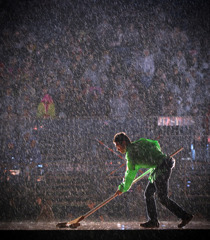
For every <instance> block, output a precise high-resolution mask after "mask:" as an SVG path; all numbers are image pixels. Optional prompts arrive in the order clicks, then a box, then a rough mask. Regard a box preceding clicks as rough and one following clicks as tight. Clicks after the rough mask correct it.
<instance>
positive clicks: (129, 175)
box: [118, 162, 138, 192]
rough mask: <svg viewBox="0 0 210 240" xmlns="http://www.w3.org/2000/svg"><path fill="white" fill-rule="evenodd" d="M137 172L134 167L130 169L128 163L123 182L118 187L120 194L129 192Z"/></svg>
mask: <svg viewBox="0 0 210 240" xmlns="http://www.w3.org/2000/svg"><path fill="white" fill-rule="evenodd" d="M137 172H138V169H135V168H134V167H132V166H131V165H130V164H129V162H128V164H127V170H126V172H125V177H124V180H123V182H122V183H121V184H120V185H119V187H118V189H119V190H120V192H127V191H128V190H129V188H130V187H131V184H132V182H133V180H134V178H135V176H136V174H137Z"/></svg>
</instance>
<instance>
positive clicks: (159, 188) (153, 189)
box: [145, 168, 187, 220]
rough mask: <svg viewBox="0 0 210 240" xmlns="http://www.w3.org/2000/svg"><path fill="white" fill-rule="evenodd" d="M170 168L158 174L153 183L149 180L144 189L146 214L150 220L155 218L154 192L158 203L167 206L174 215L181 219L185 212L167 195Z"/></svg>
mask: <svg viewBox="0 0 210 240" xmlns="http://www.w3.org/2000/svg"><path fill="white" fill-rule="evenodd" d="M171 171H172V169H171V168H168V169H167V170H166V171H165V173H164V174H162V175H161V176H158V177H157V178H156V180H155V181H154V183H151V182H149V183H148V185H147V188H146V191H145V198H146V204H147V214H148V217H149V218H150V219H151V220H157V211H156V204H155V193H157V196H158V198H159V200H160V203H161V204H162V205H163V206H165V207H166V208H168V210H170V211H171V212H172V213H173V214H174V215H175V216H177V217H178V218H181V219H183V218H184V217H185V216H186V214H187V213H186V212H185V211H184V210H183V209H182V208H181V207H180V206H179V205H178V204H176V203H175V202H174V201H172V200H171V199H170V198H169V197H168V184H169V178H170V175H171Z"/></svg>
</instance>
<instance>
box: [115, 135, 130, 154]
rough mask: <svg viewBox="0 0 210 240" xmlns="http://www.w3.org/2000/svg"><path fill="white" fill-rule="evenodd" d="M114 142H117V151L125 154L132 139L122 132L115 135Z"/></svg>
mask: <svg viewBox="0 0 210 240" xmlns="http://www.w3.org/2000/svg"><path fill="white" fill-rule="evenodd" d="M113 143H114V144H115V146H116V148H117V151H118V152H120V153H123V154H124V153H126V147H127V146H128V145H129V144H130V143H131V140H130V139H129V137H128V136H127V135H126V134H125V133H124V132H120V133H117V134H116V135H115V136H114V139H113Z"/></svg>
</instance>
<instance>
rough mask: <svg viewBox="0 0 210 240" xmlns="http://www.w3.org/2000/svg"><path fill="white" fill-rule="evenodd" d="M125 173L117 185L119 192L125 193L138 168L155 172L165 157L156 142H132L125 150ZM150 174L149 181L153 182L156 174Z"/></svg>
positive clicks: (142, 140)
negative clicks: (150, 169)
mask: <svg viewBox="0 0 210 240" xmlns="http://www.w3.org/2000/svg"><path fill="white" fill-rule="evenodd" d="M125 158H126V160H127V162H126V172H125V177H124V179H123V182H122V183H121V184H120V185H119V187H118V189H119V190H120V191H121V192H126V191H128V189H129V188H130V187H131V184H132V182H133V180H134V178H135V176H136V174H137V172H138V171H139V169H140V168H152V169H154V170H155V168H156V167H157V166H159V165H160V164H161V163H162V162H163V160H164V159H165V158H166V155H165V154H163V153H162V151H161V148H160V144H159V143H158V141H155V140H150V139H145V138H140V139H139V140H137V141H135V142H132V143H131V144H129V145H128V146H127V148H126V157H125ZM153 172H154V171H152V172H151V173H150V176H149V180H150V182H153V181H154V180H155V177H156V176H157V174H159V173H158V172H157V173H155V174H153Z"/></svg>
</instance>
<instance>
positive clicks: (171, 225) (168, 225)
mask: <svg viewBox="0 0 210 240" xmlns="http://www.w3.org/2000/svg"><path fill="white" fill-rule="evenodd" d="M178 223H179V222H178V221H170V222H169V221H160V227H159V228H158V229H153V230H164V229H165V230H177V229H178V228H177V225H178ZM56 224H57V222H49V223H46V222H39V223H36V222H0V230H73V231H75V230H145V229H144V228H142V227H140V226H139V224H140V222H92V221H85V220H84V221H81V222H80V224H81V225H80V227H78V228H76V229H71V228H62V229H59V228H56ZM183 229H185V230H186V229H209V230H210V222H207V221H191V222H190V223H189V224H188V225H186V226H185V227H184V228H183ZM147 230H149V229H147Z"/></svg>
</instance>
